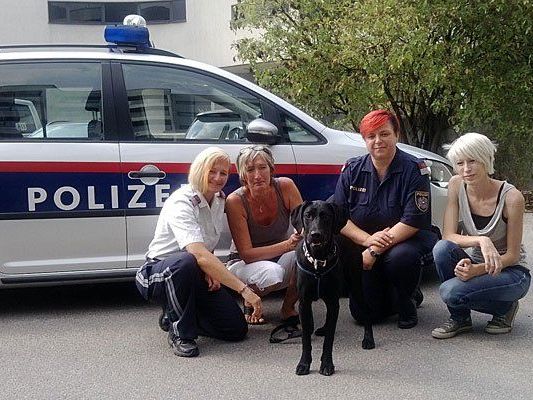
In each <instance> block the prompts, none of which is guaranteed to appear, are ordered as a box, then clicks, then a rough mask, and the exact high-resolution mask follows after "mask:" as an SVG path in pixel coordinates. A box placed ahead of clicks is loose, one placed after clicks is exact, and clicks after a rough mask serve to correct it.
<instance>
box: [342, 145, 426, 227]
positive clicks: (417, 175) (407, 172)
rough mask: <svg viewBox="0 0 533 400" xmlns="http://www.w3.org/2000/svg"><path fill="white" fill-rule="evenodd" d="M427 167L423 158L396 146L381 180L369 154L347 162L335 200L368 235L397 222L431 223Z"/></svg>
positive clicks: (419, 225) (416, 225)
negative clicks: (420, 158) (381, 180)
mask: <svg viewBox="0 0 533 400" xmlns="http://www.w3.org/2000/svg"><path fill="white" fill-rule="evenodd" d="M428 175H429V169H428V168H427V166H426V165H425V163H424V162H423V161H422V160H419V159H417V158H415V157H413V156H411V155H410V154H407V153H405V152H403V151H401V150H400V149H398V148H396V154H395V156H394V158H393V160H392V162H391V164H390V166H389V169H388V171H387V174H386V176H385V178H384V179H383V182H380V181H379V177H378V174H377V172H376V169H375V168H374V165H373V164H372V158H371V157H370V154H367V155H365V156H361V157H355V158H352V159H350V160H348V161H347V163H346V165H345V167H344V169H343V171H342V173H341V175H340V177H339V180H338V182H337V187H336V190H335V194H334V201H335V203H337V204H339V205H341V206H344V207H346V208H347V209H348V210H349V212H350V219H351V221H352V222H353V223H354V224H355V225H357V226H358V227H359V228H361V229H363V230H364V231H365V232H367V233H369V234H373V233H375V232H377V231H380V230H383V229H385V228H386V227H392V226H394V225H395V224H396V223H398V222H403V223H404V224H407V225H410V226H412V227H415V228H419V229H429V228H430V226H431V207H430V197H429V190H430V186H429V185H430V183H429V176H428Z"/></svg>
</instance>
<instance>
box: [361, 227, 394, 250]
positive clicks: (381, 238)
mask: <svg viewBox="0 0 533 400" xmlns="http://www.w3.org/2000/svg"><path fill="white" fill-rule="evenodd" d="M389 230H390V228H388V227H387V228H385V229H383V230H382V231H377V232H375V233H374V234H372V235H370V236H368V237H367V238H366V240H365V241H364V243H363V246H365V247H370V246H377V247H380V248H383V247H389V246H390V245H391V244H392V241H393V239H394V236H393V235H392V234H390V233H389Z"/></svg>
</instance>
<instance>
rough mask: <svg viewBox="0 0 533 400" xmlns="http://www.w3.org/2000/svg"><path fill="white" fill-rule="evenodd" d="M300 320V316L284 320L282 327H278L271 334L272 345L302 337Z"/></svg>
mask: <svg viewBox="0 0 533 400" xmlns="http://www.w3.org/2000/svg"><path fill="white" fill-rule="evenodd" d="M299 322H300V319H299V317H298V315H293V316H292V317H289V318H287V319H285V320H284V322H282V323H281V325H278V326H276V327H275V328H274V329H272V332H270V343H281V342H284V341H286V340H289V339H294V338H299V337H301V336H302V330H301V329H300V328H298V323H299Z"/></svg>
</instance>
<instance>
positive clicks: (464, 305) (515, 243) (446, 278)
mask: <svg viewBox="0 0 533 400" xmlns="http://www.w3.org/2000/svg"><path fill="white" fill-rule="evenodd" d="M495 152H496V147H495V146H494V144H493V143H492V142H491V141H490V140H489V139H488V138H487V137H486V136H484V135H481V134H479V133H467V134H465V135H463V136H461V137H460V138H458V139H457V140H456V141H455V142H453V143H452V145H451V147H450V149H449V151H448V158H449V160H450V161H451V162H452V164H453V167H454V169H455V171H456V172H457V174H458V175H455V176H454V177H452V179H451V180H450V183H449V186H448V205H447V206H446V212H445V214H444V232H443V237H444V239H445V240H441V241H439V242H438V243H437V245H436V246H435V248H434V249H433V256H434V259H435V265H436V267H437V272H438V274H439V277H440V279H441V281H442V282H443V283H442V285H441V286H440V294H441V297H442V299H443V300H444V302H445V303H446V305H447V306H448V310H449V311H450V314H451V316H450V319H449V320H448V321H447V322H445V323H444V324H443V325H442V326H440V327H438V328H435V329H434V330H433V332H432V336H433V337H435V338H437V339H447V338H451V337H453V336H455V335H457V334H458V333H461V332H465V331H468V330H471V329H472V320H471V318H470V311H471V310H475V311H479V312H482V313H486V314H491V315H492V316H493V317H492V320H491V321H489V322H488V323H487V325H486V326H485V332H487V333H492V334H500V333H507V332H510V331H511V329H512V328H513V321H514V317H515V315H516V312H517V311H518V299H520V298H522V297H524V296H525V294H526V293H527V291H528V289H529V284H530V281H531V277H530V274H529V270H528V267H527V265H526V254H525V251H524V248H523V246H522V244H521V243H522V230H523V218H524V197H523V196H522V194H521V193H520V192H519V191H518V190H517V189H516V188H515V187H514V186H513V185H511V184H509V183H507V182H504V181H499V180H496V179H493V178H491V177H490V175H491V174H493V173H494V153H495ZM457 232H460V233H457ZM463 248H472V252H471V254H467V253H466V252H465V251H464V250H463Z"/></svg>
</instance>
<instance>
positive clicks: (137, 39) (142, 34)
mask: <svg viewBox="0 0 533 400" xmlns="http://www.w3.org/2000/svg"><path fill="white" fill-rule="evenodd" d="M104 38H105V41H106V42H108V43H114V44H117V45H119V46H136V47H152V45H151V44H150V33H149V32H148V29H147V28H146V27H144V26H130V25H108V26H106V27H105V31H104Z"/></svg>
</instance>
